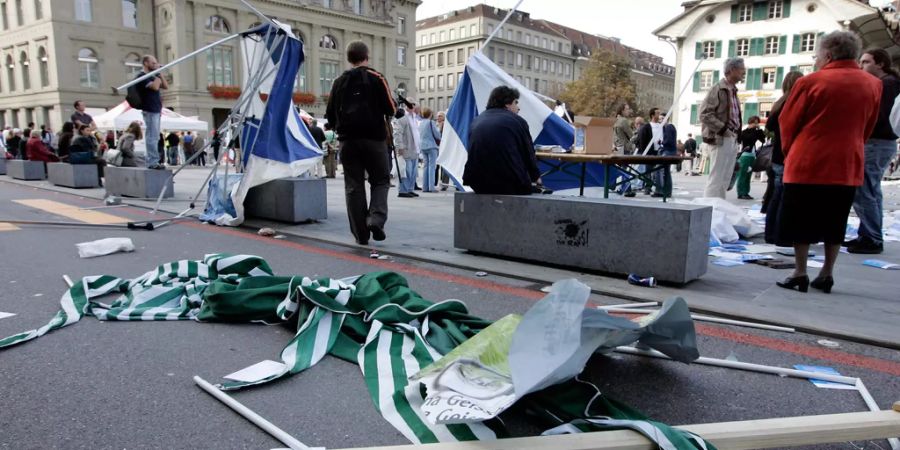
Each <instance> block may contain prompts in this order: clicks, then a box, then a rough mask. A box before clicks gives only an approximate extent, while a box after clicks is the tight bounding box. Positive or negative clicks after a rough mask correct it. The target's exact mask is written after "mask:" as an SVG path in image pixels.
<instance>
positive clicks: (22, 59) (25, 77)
mask: <svg viewBox="0 0 900 450" xmlns="http://www.w3.org/2000/svg"><path fill="white" fill-rule="evenodd" d="M19 65H20V66H21V68H22V89H24V90H26V91H27V90H29V89H31V76H30V75H29V73H28V66H30V65H31V63H30V62H29V61H28V54H26V53H25V52H22V53H19Z"/></svg>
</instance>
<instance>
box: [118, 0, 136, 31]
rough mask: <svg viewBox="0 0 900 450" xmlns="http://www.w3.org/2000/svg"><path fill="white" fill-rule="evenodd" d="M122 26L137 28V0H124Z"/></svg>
mask: <svg viewBox="0 0 900 450" xmlns="http://www.w3.org/2000/svg"><path fill="white" fill-rule="evenodd" d="M122 26H124V27H125V28H137V27H138V22H137V0H122Z"/></svg>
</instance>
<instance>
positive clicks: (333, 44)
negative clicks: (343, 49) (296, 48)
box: [319, 34, 338, 50]
mask: <svg viewBox="0 0 900 450" xmlns="http://www.w3.org/2000/svg"><path fill="white" fill-rule="evenodd" d="M319 47H322V48H324V49H328V50H337V48H338V46H337V39H335V38H334V36H332V35H330V34H326V35H324V36H322V39H320V40H319Z"/></svg>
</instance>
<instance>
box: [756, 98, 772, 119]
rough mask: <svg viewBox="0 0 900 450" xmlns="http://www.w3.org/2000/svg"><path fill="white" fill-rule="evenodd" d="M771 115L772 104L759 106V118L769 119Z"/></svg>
mask: <svg viewBox="0 0 900 450" xmlns="http://www.w3.org/2000/svg"><path fill="white" fill-rule="evenodd" d="M771 114H772V103H771V102H766V103H760V104H759V117H760V118H763V119H768V118H769V116H770V115H771Z"/></svg>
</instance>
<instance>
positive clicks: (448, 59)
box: [447, 50, 454, 66]
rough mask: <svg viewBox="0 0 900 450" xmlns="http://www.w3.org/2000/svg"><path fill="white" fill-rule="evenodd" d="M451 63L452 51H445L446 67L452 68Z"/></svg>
mask: <svg viewBox="0 0 900 450" xmlns="http://www.w3.org/2000/svg"><path fill="white" fill-rule="evenodd" d="M453 61H454V59H453V50H447V65H448V66H452V65H453Z"/></svg>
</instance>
